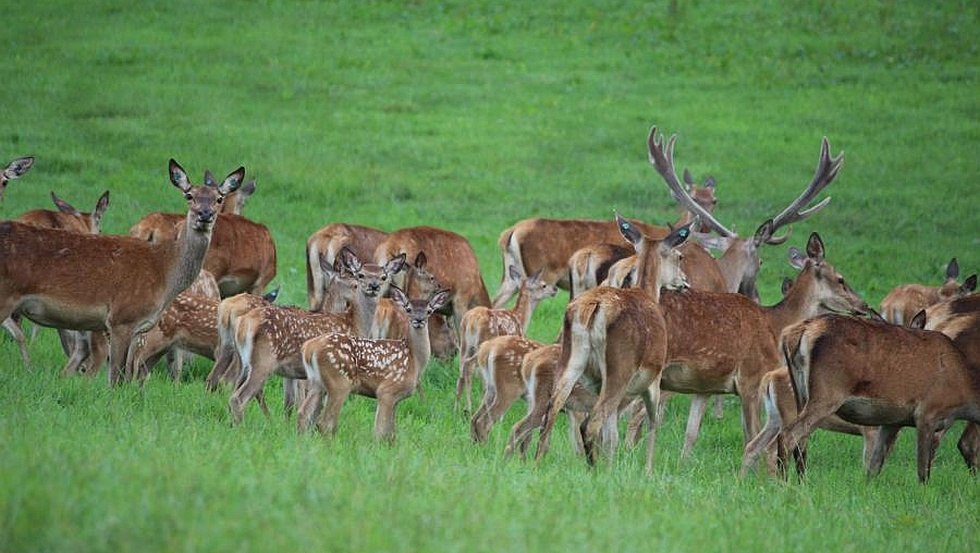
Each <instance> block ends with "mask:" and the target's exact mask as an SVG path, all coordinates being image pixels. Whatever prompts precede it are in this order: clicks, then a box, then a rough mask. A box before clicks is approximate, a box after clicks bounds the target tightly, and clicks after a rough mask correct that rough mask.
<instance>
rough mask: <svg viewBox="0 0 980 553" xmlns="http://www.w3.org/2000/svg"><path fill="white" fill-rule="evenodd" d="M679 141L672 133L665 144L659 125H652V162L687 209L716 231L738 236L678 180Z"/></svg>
mask: <svg viewBox="0 0 980 553" xmlns="http://www.w3.org/2000/svg"><path fill="white" fill-rule="evenodd" d="M675 142H677V135H676V134H672V135H670V138H668V139H667V142H666V144H664V138H663V135H661V134H659V133H658V132H657V127H656V125H654V126H653V127H650V135H649V136H648V137H647V147H648V150H649V156H650V164H651V165H653V167H654V168H655V169H656V170H657V172H658V173H660V176H661V177H663V179H664V182H666V183H667V188H668V189H669V190H670V192H671V195H672V196H673V197H674V199H675V200H677V202H678V203H680V204H681V205H682V206H684V208H685V209H687V210H688V211H690V212H691V213H693V214H694V215H696V216H698V217H701V220H702V221H703V222H704V223H706V224H707V225H708V226H709V227H711V228H713V229H714V230H715V232H717V233H718V234H720V235H722V236H726V237H734V236H737V235H736V234H735V233H734V232H733V231H731V230H728V229H727V228H725V225H723V224H721V223H720V222H718V220H717V219H715V218H714V217H713V216H712V215H711V214H710V213H708V211H707V210H705V209H704V208H703V207H701V206H700V205H698V203H697V202H695V201H694V198H692V197H691V195H690V194H688V192H687V190H686V189H685V188H684V186H683V185H681V183H680V181H678V180H677V173H675V172H674V143H675Z"/></svg>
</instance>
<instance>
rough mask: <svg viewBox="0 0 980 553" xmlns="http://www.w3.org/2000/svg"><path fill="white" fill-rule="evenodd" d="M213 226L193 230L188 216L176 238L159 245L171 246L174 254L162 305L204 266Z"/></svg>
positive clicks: (168, 301) (167, 302) (192, 280)
mask: <svg viewBox="0 0 980 553" xmlns="http://www.w3.org/2000/svg"><path fill="white" fill-rule="evenodd" d="M215 222H217V219H216V220H215ZM213 228H214V224H212V225H211V227H210V228H209V229H208V230H207V231H199V230H194V228H193V226H192V224H191V222H190V219H189V218H188V219H187V220H185V222H184V227H183V228H182V229H181V232H180V236H179V238H178V240H177V241H176V242H171V243H165V244H163V245H161V247H169V248H172V249H171V252H172V255H173V256H174V259H173V260H172V262H171V264H170V271H169V272H168V273H167V287H166V289H165V290H164V294H163V298H164V302H163V305H169V304H170V301H171V300H173V299H174V298H175V297H177V294H180V293H181V292H183V291H184V290H186V289H187V288H188V287H189V286H190V285H191V284H193V282H194V281H195V280H196V279H197V276H198V275H199V274H200V273H201V268H203V267H204V256H205V255H207V253H208V246H209V245H210V244H211V232H212V230H213Z"/></svg>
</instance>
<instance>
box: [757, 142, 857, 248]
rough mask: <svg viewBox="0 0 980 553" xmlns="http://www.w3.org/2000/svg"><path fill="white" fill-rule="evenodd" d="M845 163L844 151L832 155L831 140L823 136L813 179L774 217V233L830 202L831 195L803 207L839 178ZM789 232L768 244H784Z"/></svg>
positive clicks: (772, 239) (771, 239)
mask: <svg viewBox="0 0 980 553" xmlns="http://www.w3.org/2000/svg"><path fill="white" fill-rule="evenodd" d="M843 165H844V152H841V153H840V154H838V155H837V156H836V157H831V156H830V142H829V141H828V140H827V137H826V136H825V137H823V140H821V141H820V159H819V161H818V162H817V170H816V172H815V173H814V174H813V179H812V180H811V181H810V184H808V185H807V187H806V188H805V189H804V190H803V192H802V193H801V194H800V195H799V197H797V198H796V199H795V200H793V203H791V204H789V206H788V207H786V209H784V210H782V211H781V212H780V213H779V215H776V216H775V217H773V218H772V222H773V234H774V235H775V231H776V230H778V229H779V228H781V227H784V226H786V225H789V224H792V223H796V222H798V221H802V220H803V219H806V218H807V217H810V216H811V215H813V214H814V213H816V212H818V211H820V210H821V209H823V208H824V207H826V206H827V204H828V203H830V196H828V197H826V198H824V199H823V200H821V201H820V202H819V203H817V204H816V205H814V206H812V207H809V208H806V209H803V208H804V207H806V205H807V204H809V203H810V202H812V201H813V198H814V197H815V196H816V195H817V194H819V193H820V192H821V191H822V190H823V189H824V188H826V187H827V186H828V185H830V183H831V182H833V181H834V179H835V178H837V173H838V172H839V171H840V169H841V167H842V166H843ZM788 236H789V233H787V234H784V235H782V236H772V237H771V238H769V239H768V240H766V243H767V244H774V245H778V244H782V243H783V242H785V241H786V238H787V237H788Z"/></svg>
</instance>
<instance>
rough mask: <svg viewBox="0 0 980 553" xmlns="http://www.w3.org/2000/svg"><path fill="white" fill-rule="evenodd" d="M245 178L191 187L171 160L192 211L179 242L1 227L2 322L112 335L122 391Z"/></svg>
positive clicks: (112, 367) (173, 176)
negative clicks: (142, 341) (144, 342)
mask: <svg viewBox="0 0 980 553" xmlns="http://www.w3.org/2000/svg"><path fill="white" fill-rule="evenodd" d="M244 172H245V170H244V169H243V168H239V169H237V170H235V171H233V172H232V173H230V174H229V175H228V176H227V177H226V178H225V180H224V182H222V184H221V185H219V186H192V185H191V183H190V181H189V179H188V178H187V174H186V173H185V172H184V169H183V168H182V167H181V166H180V165H179V164H178V163H177V162H176V161H174V160H172V159H171V160H170V167H169V173H170V180H171V182H172V183H173V185H174V186H175V187H177V188H178V189H180V190H181V191H182V192H183V193H184V196H185V197H186V198H187V204H188V211H187V215H186V216H185V223H184V229H183V232H182V233H181V237H180V239H179V240H177V241H168V242H165V243H160V244H149V243H146V242H144V241H141V240H135V239H132V238H128V237H122V236H101V235H99V236H91V235H81V234H75V233H70V232H64V231H60V230H52V229H43V228H38V227H33V226H30V225H25V224H23V223H16V222H4V223H0V319H5V318H7V317H8V316H9V315H10V314H11V313H13V312H14V311H20V312H21V313H22V314H23V315H24V316H25V317H27V318H28V319H30V320H32V321H34V322H36V323H38V324H41V325H43V326H53V327H56V328H65V329H71V330H90V331H101V330H107V331H109V335H110V354H109V382H110V383H112V384H117V383H119V382H120V381H121V380H122V377H123V371H124V369H125V368H126V367H127V359H128V357H127V356H128V352H129V348H130V344H131V341H132V337H133V334H134V333H135V334H140V333H143V332H145V331H147V330H149V329H150V327H152V326H153V325H154V324H155V323H156V321H157V320H158V319H159V317H160V315H161V314H162V312H163V309H164V308H165V307H166V305H167V304H169V303H170V301H171V300H172V299H173V298H174V297H176V296H177V294H179V293H180V292H182V291H183V290H184V289H185V288H187V287H188V286H190V284H191V283H192V282H193V281H194V279H195V278H196V277H197V274H198V273H199V272H200V270H201V266H202V265H203V263H204V255H205V253H206V252H207V250H208V244H209V243H210V242H211V232H212V227H213V226H214V224H215V220H216V211H217V209H218V206H219V205H220V203H221V201H222V200H223V198H224V196H225V195H226V194H229V193H231V192H233V191H234V190H236V189H237V188H238V187H239V185H240V184H241V180H242V176H243V175H244Z"/></svg>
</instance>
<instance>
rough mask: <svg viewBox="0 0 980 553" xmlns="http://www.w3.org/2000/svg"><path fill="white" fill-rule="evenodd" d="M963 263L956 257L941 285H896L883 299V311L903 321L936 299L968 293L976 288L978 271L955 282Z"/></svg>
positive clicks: (893, 320)
mask: <svg viewBox="0 0 980 553" xmlns="http://www.w3.org/2000/svg"><path fill="white" fill-rule="evenodd" d="M959 276H960V265H959V263H957V262H956V258H955V257H954V258H953V259H951V260H950V262H949V264H948V265H946V282H945V283H944V284H943V285H942V286H924V285H922V284H905V285H903V286H899V287H898V288H895V289H894V290H892V291H891V292H889V293H888V295H886V296H885V299H883V300H881V315H882V317H884V318H885V320H886V321H888V322H890V323H893V324H897V325H904V324H907V323H908V322H909V321H911V320H912V317H913V316H914V315H915V314H916V313H918V312H919V311H921V310H923V309H925V308H927V307H929V306H930V305H935V304H937V303H940V302H943V301H946V300H950V299H953V298H957V297H961V296H965V295H967V294H969V293H970V292H973V291H974V290H976V288H977V275H975V274H974V275H970V276H969V277H968V278H967V279H966V280H965V281H964V282H963V284H962V285H960V284H958V283H957V282H956V279H957V278H958V277H959Z"/></svg>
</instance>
